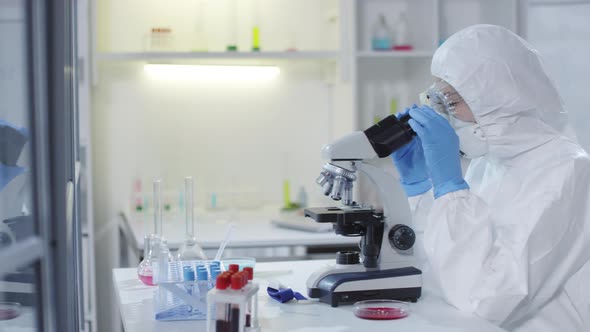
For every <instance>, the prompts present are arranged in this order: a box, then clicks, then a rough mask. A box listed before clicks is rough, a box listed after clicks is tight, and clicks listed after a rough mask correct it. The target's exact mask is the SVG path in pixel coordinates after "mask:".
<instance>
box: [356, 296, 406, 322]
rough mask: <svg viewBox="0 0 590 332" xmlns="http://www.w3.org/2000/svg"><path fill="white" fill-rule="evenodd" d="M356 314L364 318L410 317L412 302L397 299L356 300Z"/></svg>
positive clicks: (388, 318)
mask: <svg viewBox="0 0 590 332" xmlns="http://www.w3.org/2000/svg"><path fill="white" fill-rule="evenodd" d="M353 312H354V315H355V316H357V317H358V318H362V319H371V320H393V319H402V318H405V317H408V315H409V314H410V304H409V303H408V302H403V301H396V300H368V301H360V302H356V303H355V304H354V307H353Z"/></svg>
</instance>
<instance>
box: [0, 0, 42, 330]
mask: <svg viewBox="0 0 590 332" xmlns="http://www.w3.org/2000/svg"><path fill="white" fill-rule="evenodd" d="M30 14H31V13H30V7H29V6H28V4H27V2H25V1H18V0H3V1H0V50H2V51H1V52H0V262H1V263H0V330H2V331H11V330H12V329H17V328H20V329H23V330H25V331H26V330H30V331H36V330H44V324H45V323H48V317H46V315H44V313H43V310H42V308H43V292H42V284H43V282H44V281H43V280H44V279H46V278H44V277H43V272H42V271H43V269H44V268H45V267H49V266H48V265H47V264H46V262H47V260H45V258H44V252H45V250H44V249H45V248H46V245H47V243H46V242H44V241H45V239H44V238H43V235H42V227H41V225H42V224H41V223H42V219H41V218H40V212H41V211H39V210H38V205H37V204H36V202H35V200H36V197H35V195H34V193H35V190H36V180H37V178H36V176H37V175H38V174H36V169H37V166H41V165H38V164H37V163H43V161H40V160H36V158H35V148H36V146H35V138H36V131H35V129H36V127H35V125H36V123H35V121H34V118H35V115H34V109H35V105H34V98H32V96H33V87H32V85H33V82H32V77H33V73H32V70H31V69H32V68H31V66H30V64H31V60H32V52H31V47H30V38H29V36H30V35H31V33H32V31H31V27H32V24H31V22H32V18H31V15H30ZM47 275H49V274H47ZM50 316H51V315H50Z"/></svg>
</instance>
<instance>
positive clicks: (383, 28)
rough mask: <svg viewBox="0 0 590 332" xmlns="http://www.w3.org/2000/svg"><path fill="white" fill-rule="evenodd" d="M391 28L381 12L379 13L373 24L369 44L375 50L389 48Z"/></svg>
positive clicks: (386, 49)
mask: <svg viewBox="0 0 590 332" xmlns="http://www.w3.org/2000/svg"><path fill="white" fill-rule="evenodd" d="M391 35H392V33H391V29H390V27H389V25H388V24H387V20H386V19H385V16H384V15H383V14H381V15H379V19H378V20H377V22H375V25H374V26H373V31H372V36H371V45H372V47H373V50H375V51H388V50H391Z"/></svg>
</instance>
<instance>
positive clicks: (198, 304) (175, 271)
mask: <svg viewBox="0 0 590 332" xmlns="http://www.w3.org/2000/svg"><path fill="white" fill-rule="evenodd" d="M219 266H220V263H219V261H173V262H169V263H168V278H167V279H166V280H157V286H158V287H157V289H156V290H155V291H154V318H155V319H156V320H158V321H177V320H204V319H206V318H207V292H208V291H209V290H211V289H212V288H214V287H215V277H216V276H217V273H218V271H217V270H216V267H219ZM198 267H204V269H206V271H207V278H206V280H204V279H201V280H194V281H190V280H185V279H184V276H183V274H185V273H186V272H185V270H186V269H191V270H192V271H195V272H196V271H197V270H198ZM154 269H155V270H158V267H157V266H155V267H154ZM194 275H195V274H193V276H194ZM205 281H206V282H205Z"/></svg>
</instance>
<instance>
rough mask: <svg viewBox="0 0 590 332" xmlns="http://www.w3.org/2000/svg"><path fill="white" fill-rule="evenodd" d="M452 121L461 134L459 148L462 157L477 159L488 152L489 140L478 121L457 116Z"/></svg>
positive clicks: (458, 133) (457, 131)
mask: <svg viewBox="0 0 590 332" xmlns="http://www.w3.org/2000/svg"><path fill="white" fill-rule="evenodd" d="M450 123H451V126H452V127H453V129H455V132H456V133H457V136H459V150H460V151H461V156H462V157H464V158H467V159H475V158H477V157H481V156H483V155H485V154H486V153H488V140H487V139H486V136H485V135H484V133H483V131H482V130H481V128H480V127H479V125H478V124H477V123H473V122H465V121H461V120H459V119H456V118H454V119H453V120H452V121H450Z"/></svg>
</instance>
